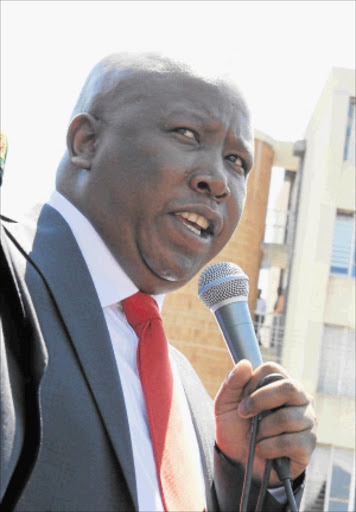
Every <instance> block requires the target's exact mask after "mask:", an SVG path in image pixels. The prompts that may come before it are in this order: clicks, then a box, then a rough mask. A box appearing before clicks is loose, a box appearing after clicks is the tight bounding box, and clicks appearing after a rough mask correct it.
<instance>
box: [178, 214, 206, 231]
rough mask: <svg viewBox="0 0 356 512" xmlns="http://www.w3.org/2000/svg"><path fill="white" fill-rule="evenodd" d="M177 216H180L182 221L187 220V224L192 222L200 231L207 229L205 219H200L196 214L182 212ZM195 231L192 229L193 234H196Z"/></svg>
mask: <svg viewBox="0 0 356 512" xmlns="http://www.w3.org/2000/svg"><path fill="white" fill-rule="evenodd" d="M179 215H181V216H182V217H183V218H184V219H187V220H189V222H194V224H197V225H198V226H200V227H201V228H202V229H207V228H208V227H209V221H208V220H207V219H206V218H205V217H202V216H201V215H198V214H196V213H188V212H182V213H180V214H179ZM189 227H192V226H189ZM193 229H194V228H193ZM193 229H192V231H193ZM196 231H197V230H196V229H194V232H196Z"/></svg>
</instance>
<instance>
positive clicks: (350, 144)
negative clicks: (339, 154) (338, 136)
mask: <svg viewBox="0 0 356 512" xmlns="http://www.w3.org/2000/svg"><path fill="white" fill-rule="evenodd" d="M355 107H356V104H355V98H350V105H349V112H348V116H347V127H346V137H345V147H344V160H345V161H346V162H350V164H353V165H355Z"/></svg>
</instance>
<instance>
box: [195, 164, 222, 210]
mask: <svg viewBox="0 0 356 512" xmlns="http://www.w3.org/2000/svg"><path fill="white" fill-rule="evenodd" d="M190 186H191V187H192V189H193V190H196V191H197V192H199V193H200V194H204V195H207V196H212V197H213V198H214V199H215V200H216V201H217V202H218V203H222V202H224V201H226V200H227V199H228V197H229V196H230V194H231V192H230V189H229V186H228V183H227V177H226V174H225V172H224V171H223V170H222V169H217V168H216V169H215V170H211V171H209V170H207V169H206V170H204V169H196V170H195V171H194V172H193V173H192V175H191V177H190Z"/></svg>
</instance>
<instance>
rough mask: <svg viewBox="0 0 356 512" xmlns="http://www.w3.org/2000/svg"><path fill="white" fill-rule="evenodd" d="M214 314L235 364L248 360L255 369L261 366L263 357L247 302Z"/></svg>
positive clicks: (240, 302)
mask: <svg viewBox="0 0 356 512" xmlns="http://www.w3.org/2000/svg"><path fill="white" fill-rule="evenodd" d="M214 314H215V317H216V320H217V322H218V325H219V327H220V330H221V332H222V335H223V337H224V340H225V342H226V345H227V347H228V349H229V352H230V355H231V358H232V360H233V361H234V363H237V362H238V361H240V360H241V359H248V360H249V361H251V364H252V367H253V368H254V369H255V368H256V367H257V366H260V365H261V364H262V362H263V361H262V356H261V352H260V349H259V346H258V342H257V339H256V334H255V329H254V326H253V323H252V319H251V315H250V312H249V309H248V306H247V302H246V301H237V302H232V303H230V304H226V305H224V306H221V307H220V308H219V309H217V310H216V311H215V313H214Z"/></svg>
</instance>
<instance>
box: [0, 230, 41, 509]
mask: <svg viewBox="0 0 356 512" xmlns="http://www.w3.org/2000/svg"><path fill="white" fill-rule="evenodd" d="M17 253H18V251H17V249H16V244H15V242H14V240H12V239H11V238H9V237H8V234H7V233H6V231H5V230H4V228H3V226H1V244H0V282H1V286H0V314H1V323H0V350H1V355H0V357H1V364H0V382H1V385H0V445H1V450H0V470H1V473H0V500H1V504H2V506H3V507H4V510H12V508H13V506H14V505H15V503H16V501H17V498H18V496H19V493H20V492H21V490H22V489H23V486H24V485H25V483H26V480H27V477H28V475H29V473H30V471H31V468H32V466H33V463H34V460H35V458H36V455H37V451H38V446H39V436H40V428H39V413H38V404H37V397H36V395H37V391H38V385H39V378H38V372H36V369H37V368H38V363H40V366H41V367H42V368H43V364H42V363H43V361H44V360H43V357H44V353H43V351H42V350H41V355H40V357H39V358H38V357H37V356H38V350H35V345H36V344H38V339H37V337H36V333H35V329H34V323H33V322H32V321H31V320H33V318H31V305H30V303H29V302H28V301H29V297H28V296H27V290H26V289H25V288H24V283H22V284H21V279H19V278H18V271H17V268H16V258H17V255H18V256H19V258H23V255H20V253H18V254H17ZM34 359H36V362H35V364H33V363H34ZM40 373H42V372H40Z"/></svg>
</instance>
